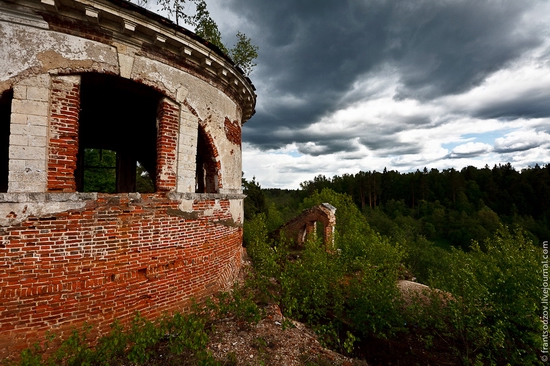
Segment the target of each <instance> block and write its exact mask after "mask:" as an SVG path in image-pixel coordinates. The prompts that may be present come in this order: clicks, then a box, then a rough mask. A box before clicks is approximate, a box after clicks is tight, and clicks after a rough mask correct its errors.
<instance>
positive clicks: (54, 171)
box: [48, 77, 80, 192]
mask: <svg viewBox="0 0 550 366" xmlns="http://www.w3.org/2000/svg"><path fill="white" fill-rule="evenodd" d="M73 79H74V77H73ZM79 113H80V83H74V82H70V81H68V80H65V79H64V78H63V77H54V78H52V90H51V94H50V141H49V159H48V191H50V192H74V191H76V183H75V176H74V171H75V169H76V155H77V153H78V116H79Z"/></svg>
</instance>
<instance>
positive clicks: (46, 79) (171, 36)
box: [0, 0, 256, 358]
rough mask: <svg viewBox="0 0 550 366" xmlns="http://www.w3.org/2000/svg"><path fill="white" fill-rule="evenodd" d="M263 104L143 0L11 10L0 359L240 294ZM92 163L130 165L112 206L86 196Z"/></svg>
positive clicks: (2, 42) (2, 48)
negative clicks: (244, 176) (258, 112)
mask: <svg viewBox="0 0 550 366" xmlns="http://www.w3.org/2000/svg"><path fill="white" fill-rule="evenodd" d="M255 98H256V96H255V94H254V88H253V86H252V84H251V83H250V81H249V80H248V79H247V78H246V77H245V76H244V75H243V74H242V72H240V70H238V68H236V67H234V66H233V64H232V62H231V60H229V59H228V58H227V57H226V56H225V55H223V54H222V53H221V52H220V51H219V50H218V49H217V48H215V47H213V46H211V45H209V44H208V43H207V42H205V41H204V40H202V39H200V38H199V37H197V36H196V35H194V34H193V33H191V32H189V31H186V30H185V29H183V28H181V27H178V26H176V25H174V24H172V23H171V22H169V21H167V20H166V19H164V18H162V17H160V16H158V15H156V14H154V13H151V12H148V11H147V10H144V9H141V8H139V7H137V6H134V5H132V4H131V3H129V2H126V1H123V0H74V1H73V0H27V1H23V0H4V1H0V358H2V357H5V356H8V355H13V354H14V353H16V352H18V351H19V350H20V349H21V348H22V347H26V346H28V345H30V344H32V343H33V342H35V341H37V340H40V339H43V336H44V334H45V333H46V331H48V330H52V331H54V332H55V333H57V334H61V335H63V334H64V333H66V332H68V331H70V330H71V329H72V328H73V327H75V326H79V325H81V324H82V323H83V322H84V321H87V322H88V323H91V324H95V325H97V326H99V329H100V331H106V330H108V328H109V325H110V324H111V323H112V322H113V321H114V320H115V319H119V320H122V321H126V320H128V319H130V318H131V317H133V315H134V314H135V313H136V311H140V312H141V314H142V315H143V316H145V317H148V318H154V317H157V316H159V315H160V314H162V313H163V312H170V311H173V310H176V309H182V308H185V307H186V306H187V305H188V303H189V300H190V299H191V298H192V297H194V298H198V299H200V298H203V297H205V296H208V295H210V294H212V293H213V292H215V291H217V290H218V289H220V288H222V287H225V286H227V285H228V284H230V283H231V281H232V279H233V278H234V277H235V275H236V274H237V272H238V270H239V268H240V263H241V254H242V220H243V206H242V205H243V198H244V196H243V195H242V190H241V166H242V164H241V126H242V123H244V122H246V121H247V120H248V119H249V118H250V117H251V115H252V114H253V113H254V106H255ZM93 151H95V152H97V151H99V154H100V155H99V156H101V154H102V152H103V151H109V152H111V153H113V154H115V155H116V165H114V166H112V167H111V168H110V169H112V170H113V171H114V172H115V173H116V182H115V183H114V186H113V187H112V188H111V190H110V191H109V192H110V193H107V192H97V191H93V192H90V190H89V189H87V184H88V183H87V179H89V178H87V177H89V175H87V174H88V173H89V172H90V171H91V170H92V169H96V168H97V167H93V166H89V164H88V165H87V163H86V161H87V160H86V157H87V156H88V155H87V154H91V152H93ZM138 164H139V167H141V168H142V170H143V171H144V172H146V173H147V174H143V176H149V177H150V178H151V182H152V186H153V187H154V188H153V189H152V191H150V192H149V193H143V192H138V189H137V188H136V181H137V180H139V178H140V177H141V175H140V174H139V173H138V174H136V167H137V166H138ZM113 192H114V193H113Z"/></svg>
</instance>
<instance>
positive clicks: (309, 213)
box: [272, 203, 336, 251]
mask: <svg viewBox="0 0 550 366" xmlns="http://www.w3.org/2000/svg"><path fill="white" fill-rule="evenodd" d="M335 213H336V208H335V207H334V206H332V205H330V204H328V203H323V204H320V205H318V206H315V207H312V208H309V209H307V210H304V211H302V213H301V214H300V215H298V216H296V217H295V218H293V219H292V220H290V221H288V222H287V223H286V224H284V225H283V226H281V227H280V228H278V229H277V230H275V232H273V234H272V235H273V236H274V237H280V236H285V237H286V238H289V239H291V240H293V241H294V243H295V244H296V245H303V244H304V242H305V241H306V240H307V239H308V237H309V236H310V235H315V234H316V224H317V223H318V222H320V223H321V224H322V225H323V243H324V244H325V249H326V250H327V251H332V250H333V244H334V227H335V226H336V215H335Z"/></svg>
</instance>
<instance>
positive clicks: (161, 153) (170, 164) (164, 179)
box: [157, 98, 180, 191]
mask: <svg viewBox="0 0 550 366" xmlns="http://www.w3.org/2000/svg"><path fill="white" fill-rule="evenodd" d="M179 116H180V110H179V106H178V105H177V104H176V103H173V102H171V101H170V100H169V99H166V98H165V99H164V100H162V101H161V102H160V104H159V108H158V114H157V120H158V133H157V191H171V190H175V189H176V180H177V168H176V167H177V158H176V156H177V147H178V130H179V128H178V126H179Z"/></svg>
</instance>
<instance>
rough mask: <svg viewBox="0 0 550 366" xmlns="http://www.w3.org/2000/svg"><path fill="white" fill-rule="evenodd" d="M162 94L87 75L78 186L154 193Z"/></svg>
mask: <svg viewBox="0 0 550 366" xmlns="http://www.w3.org/2000/svg"><path fill="white" fill-rule="evenodd" d="M160 99H161V94H160V93H158V92H156V91H155V90H153V89H151V88H149V87H147V86H145V85H142V84H138V83H135V82H132V81H130V80H126V79H123V78H120V77H116V76H110V75H103V74H84V75H82V82H81V104H80V105H81V111H80V119H79V152H78V154H79V155H78V159H77V161H78V168H77V171H76V173H75V175H76V177H75V178H76V185H77V190H78V191H81V192H105V193H120V192H142V193H147V192H154V191H155V190H156V187H155V182H154V177H155V172H156V168H157V146H156V144H157V123H156V118H157V107H158V104H159V101H160Z"/></svg>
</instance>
